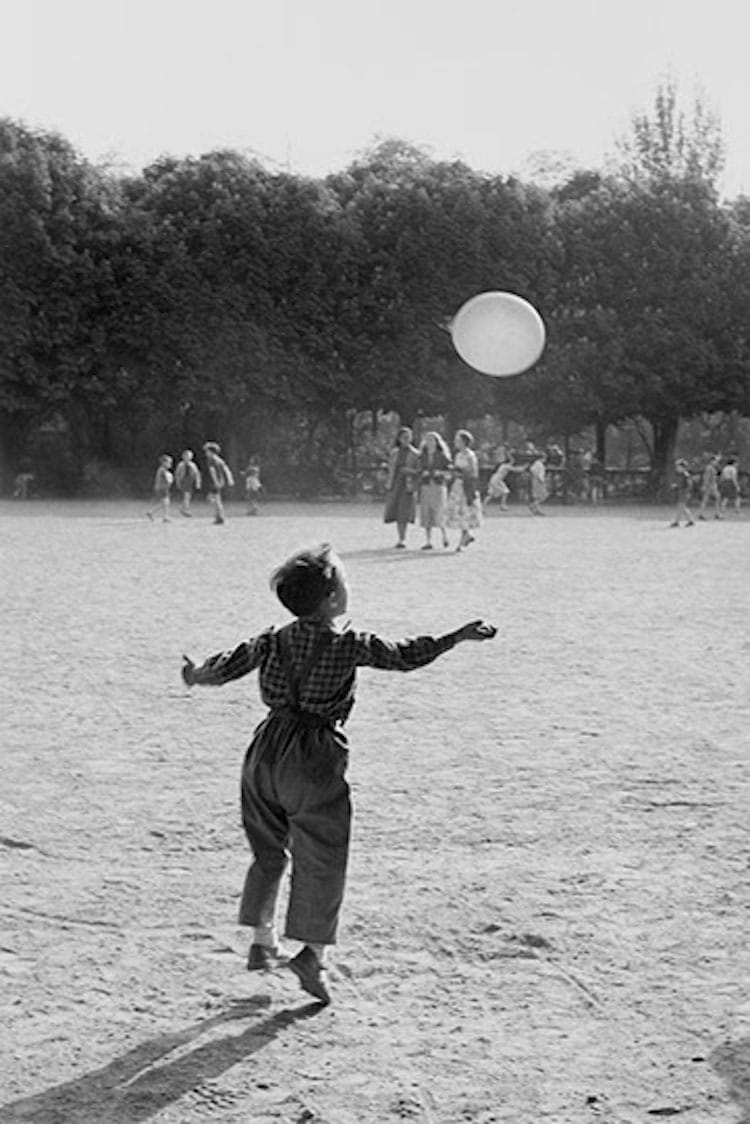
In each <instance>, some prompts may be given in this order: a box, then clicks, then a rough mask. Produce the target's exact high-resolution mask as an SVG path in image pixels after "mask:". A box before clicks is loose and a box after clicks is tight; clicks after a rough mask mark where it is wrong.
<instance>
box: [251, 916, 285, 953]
mask: <svg viewBox="0 0 750 1124" xmlns="http://www.w3.org/2000/svg"><path fill="white" fill-rule="evenodd" d="M278 943H279V937H278V934H277V932H276V926H275V925H274V924H273V922H269V923H268V924H267V925H253V944H262V945H265V947H266V948H276V947H277V945H278Z"/></svg>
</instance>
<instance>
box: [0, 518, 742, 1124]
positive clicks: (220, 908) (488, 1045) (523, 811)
mask: <svg viewBox="0 0 750 1124" xmlns="http://www.w3.org/2000/svg"><path fill="white" fill-rule="evenodd" d="M234 514H235V516H236V517H235V518H232V519H231V520H230V522H228V523H227V525H226V526H225V527H214V526H212V525H211V524H210V522H209V520H208V517H207V514H206V512H205V509H198V510H197V512H196V518H194V519H193V520H191V521H188V520H182V521H175V522H173V523H171V524H170V525H161V524H158V523H156V524H149V523H148V522H147V521H146V520H145V519H144V518H143V514H142V508H140V507H138V506H136V505H132V504H117V505H106V504H98V505H83V504H81V505H44V504H42V503H35V502H32V503H29V504H26V505H19V504H16V505H12V504H10V503H6V504H4V505H0V544H1V547H2V571H1V576H2V583H1V591H0V612H1V617H0V619H2V622H3V641H2V651H1V654H0V664H1V666H0V682H1V683H2V690H1V691H0V731H1V734H0V736H1V737H2V785H1V786H0V836H1V838H0V868H1V871H2V875H1V877H2V891H1V893H0V923H1V924H2V930H1V933H0V1040H1V1044H2V1055H3V1061H2V1064H0V1106H2V1107H0V1121H2V1124H11V1122H14V1124H15V1122H19V1121H33V1122H35V1124H84V1122H86V1124H88V1122H105V1124H137V1122H141V1121H153V1122H155V1124H198V1122H200V1121H204V1120H206V1121H214V1120H215V1121H226V1122H227V1124H240V1122H242V1124H247V1122H252V1124H255V1122H257V1124H266V1122H268V1124H270V1122H279V1121H281V1122H289V1124H356V1122H365V1124H381V1122H388V1121H424V1122H426V1124H438V1122H439V1124H462V1122H473V1124H490V1122H499V1121H508V1122H513V1124H537V1122H539V1121H553V1122H555V1124H567V1122H570V1124H587V1122H589V1121H591V1122H594V1121H607V1122H613V1124H620V1122H648V1121H649V1120H657V1119H659V1118H661V1117H671V1116H674V1117H676V1119H678V1120H679V1121H684V1122H685V1124H699V1122H700V1124H703V1122H706V1124H708V1122H711V1124H730V1122H734V1124H737V1122H740V1121H744V1122H746V1124H747V1122H750V991H749V990H748V981H749V980H750V947H749V946H748V940H747V933H748V920H749V905H748V903H749V901H750V898H749V897H748V888H749V886H748V882H749V875H748V871H749V866H750V863H749V859H750V840H749V838H748V778H749V776H750V754H749V753H748V750H749V749H750V683H749V680H750V674H749V673H750V628H749V625H748V622H749V621H750V518H748V517H747V516H746V515H745V514H743V515H742V516H741V517H740V518H739V519H736V518H735V519H732V520H727V521H726V522H724V523H722V524H718V523H707V524H700V525H699V526H697V527H695V528H693V529H691V530H684V529H683V530H679V531H677V530H670V529H668V528H667V527H666V522H667V513H665V512H664V511H658V510H654V509H648V510H646V509H644V510H642V511H640V512H639V511H636V510H616V511H606V512H598V513H595V514H590V513H588V514H587V513H585V512H583V511H581V510H577V511H572V512H567V511H560V510H559V509H558V510H557V511H555V510H551V511H550V513H549V516H548V518H546V519H533V518H532V517H530V516H529V515H527V514H526V513H525V512H522V511H515V512H513V513H511V514H509V515H507V516H502V515H500V514H499V513H498V512H494V513H493V514H492V515H491V516H490V518H489V519H488V521H487V523H486V525H485V528H484V529H483V531H482V532H481V534H480V536H479V539H478V541H477V543H476V544H475V545H473V546H472V547H471V548H470V549H469V550H468V551H467V552H466V553H465V554H463V555H455V554H446V553H443V552H442V551H435V552H434V553H433V554H432V555H425V554H424V553H420V552H419V551H418V550H417V549H416V547H417V546H418V545H419V543H420V542H421V536H420V534H419V532H418V531H416V530H415V531H413V532H412V535H411V540H410V544H411V546H412V549H410V550H408V551H406V552H395V551H393V550H392V536H391V531H390V528H385V527H384V526H382V524H380V522H379V512H378V509H376V508H365V507H347V506H344V505H340V506H339V505H337V506H334V505H328V506H317V507H316V506H312V507H307V508H303V507H293V506H281V505H279V506H277V507H274V506H269V507H267V508H266V509H265V510H264V512H263V514H262V515H261V516H260V517H259V518H258V519H247V518H244V517H242V515H241V512H240V511H239V509H237V511H236V512H235V513H234ZM323 538H327V539H331V540H332V541H334V543H335V544H336V545H337V546H338V548H339V549H340V550H341V551H342V552H343V554H344V556H345V558H346V561H347V567H348V570H349V573H350V578H351V583H352V586H353V598H352V605H351V612H352V616H353V619H354V621H355V623H356V624H358V625H360V626H361V627H368V628H373V629H376V630H379V631H381V632H382V633H384V634H386V635H392V636H401V635H404V634H405V633H412V634H413V633H417V632H440V631H442V630H445V629H449V628H453V627H455V626H457V625H459V624H460V623H462V622H463V621H464V620H465V619H470V618H473V617H475V616H485V617H487V618H489V619H490V620H492V621H494V622H495V623H496V624H497V625H499V627H500V634H499V637H498V639H497V640H496V641H495V642H494V643H492V644H489V643H488V644H482V645H469V644H466V645H462V646H461V647H460V648H459V649H457V650H456V651H454V652H451V653H449V654H448V655H446V656H445V657H443V658H442V659H441V660H439V661H438V662H437V663H435V664H433V665H432V666H431V667H429V668H427V669H423V670H421V671H419V672H416V673H414V674H412V675H409V676H401V675H386V674H383V673H378V672H373V671H365V672H362V673H361V674H360V679H359V701H358V704H357V707H356V708H355V711H354V714H353V716H352V719H351V720H350V724H349V734H350V740H351V743H352V761H351V768H350V780H351V782H352V787H353V791H354V800H355V831H354V840H353V849H352V859H351V866H350V880H349V888H348V893H347V899H346V902H345V908H344V915H343V920H342V927H341V933H340V943H339V945H338V946H337V947H336V949H335V950H334V955H333V957H332V964H331V971H330V983H331V987H332V990H333V991H334V993H335V1000H334V1003H333V1005H332V1006H331V1007H329V1008H325V1009H320V1008H318V1007H317V1006H315V1005H311V1004H307V1003H306V1002H305V996H304V993H302V992H301V991H300V990H299V989H298V986H297V985H296V983H295V981H294V979H293V977H291V975H290V974H289V972H288V970H286V969H280V970H279V971H278V972H275V973H273V974H270V975H268V976H263V977H261V978H259V977H258V976H257V975H256V974H253V975H250V974H248V973H247V972H246V971H245V970H244V954H245V944H246V937H245V934H244V933H243V931H242V930H240V929H239V928H238V927H237V926H236V924H235V917H236V909H237V904H238V897H239V890H240V886H241V883H242V879H243V876H244V872H245V868H246V863H247V861H248V854H247V850H246V844H245V841H244V837H243V835H242V832H241V829H240V825H239V810H238V776H239V768H240V763H241V759H242V754H243V751H244V747H245V745H246V743H247V741H248V740H249V736H250V732H251V730H252V728H253V726H254V724H255V723H256V721H258V720H259V719H260V718H261V717H262V714H263V711H262V708H261V705H260V702H259V700H258V697H257V693H256V685H255V681H254V677H252V678H248V679H246V680H243V681H240V682H238V683H236V684H233V685H230V686H227V687H225V688H221V689H214V690H210V689H203V690H195V691H193V692H192V693H190V692H188V691H187V690H185V689H184V688H183V687H182V685H181V683H180V679H179V666H180V654H181V653H182V652H183V651H187V652H189V653H191V654H192V655H194V656H195V657H196V658H199V657H200V658H202V657H204V656H206V655H208V654H209V653H211V652H213V651H216V650H219V649H221V648H224V647H228V646H230V645H232V644H234V643H235V642H236V641H238V640H239V639H242V638H244V637H245V636H246V635H250V634H252V632H253V631H255V630H256V629H257V628H259V627H262V626H265V625H266V624H270V623H274V622H278V623H281V622H282V621H283V620H284V619H285V617H284V613H283V610H280V608H278V607H277V605H276V604H275V602H274V600H273V597H272V595H271V593H270V592H269V590H268V588H267V575H268V573H269V571H270V570H271V568H272V567H273V566H274V565H275V564H276V563H277V562H278V561H279V560H280V559H281V558H282V557H283V556H284V555H285V554H286V553H287V552H288V551H290V550H291V549H293V548H295V547H296V546H298V545H300V544H301V543H306V542H311V541H316V540H320V539H323Z"/></svg>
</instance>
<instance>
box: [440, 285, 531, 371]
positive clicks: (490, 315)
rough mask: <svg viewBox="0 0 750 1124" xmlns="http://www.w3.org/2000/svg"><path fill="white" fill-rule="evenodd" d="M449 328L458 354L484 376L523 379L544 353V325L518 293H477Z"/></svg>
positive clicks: (464, 305)
mask: <svg viewBox="0 0 750 1124" xmlns="http://www.w3.org/2000/svg"><path fill="white" fill-rule="evenodd" d="M450 327H451V336H452V337H453V346H454V347H455V349H456V351H457V352H458V354H459V355H460V356H461V358H462V359H463V360H464V362H465V363H468V364H469V366H470V367H473V368H474V369H475V370H476V371H481V372H482V373H483V374H485V375H494V376H495V377H498V378H506V377H507V376H509V375H520V374H521V372H522V371H526V370H528V368H529V367H531V366H533V364H534V363H536V361H537V359H538V358H539V356H540V355H541V354H542V352H543V351H544V342H545V338H546V332H545V329H544V321H543V320H542V318H541V316H540V315H539V313H538V312H537V310H536V309H535V308H534V306H533V305H531V304H529V302H528V301H526V300H524V299H523V297H518V296H516V294H515V293H501V292H491V293H478V294H477V296H475V297H471V299H470V300H468V301H466V303H465V304H463V305H462V306H461V308H460V309H459V310H458V312H457V313H456V315H455V316H454V318H453V321H452V322H451V326H450Z"/></svg>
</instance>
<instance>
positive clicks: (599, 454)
mask: <svg viewBox="0 0 750 1124" xmlns="http://www.w3.org/2000/svg"><path fill="white" fill-rule="evenodd" d="M595 430H596V459H597V460H598V461H599V463H600V464H601V465H602V467H604V465H605V464H606V463H607V423H606V422H604V421H601V420H600V419H597V422H596V426H595Z"/></svg>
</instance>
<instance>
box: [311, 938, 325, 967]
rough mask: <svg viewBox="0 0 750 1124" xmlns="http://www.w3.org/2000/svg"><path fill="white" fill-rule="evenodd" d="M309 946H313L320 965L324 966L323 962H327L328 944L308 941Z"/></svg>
mask: <svg viewBox="0 0 750 1124" xmlns="http://www.w3.org/2000/svg"><path fill="white" fill-rule="evenodd" d="M307 947H308V948H311V949H312V950H313V952H314V953H315V955H316V956H317V958H318V964H320V966H321V967H322V966H323V964H324V963H325V959H326V948H327V947H328V946H327V945H324V944H310V943H308V945H307Z"/></svg>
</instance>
